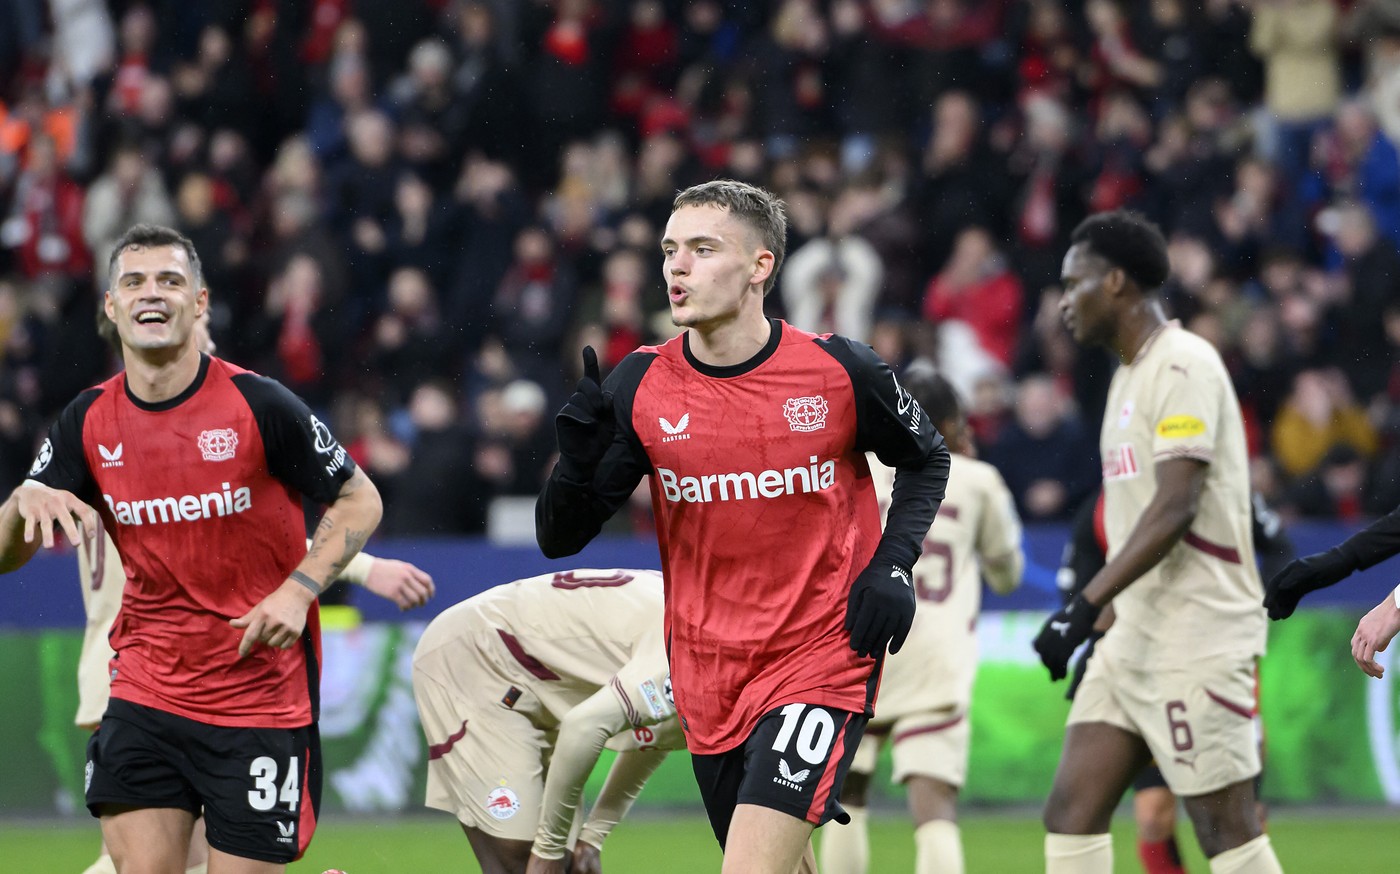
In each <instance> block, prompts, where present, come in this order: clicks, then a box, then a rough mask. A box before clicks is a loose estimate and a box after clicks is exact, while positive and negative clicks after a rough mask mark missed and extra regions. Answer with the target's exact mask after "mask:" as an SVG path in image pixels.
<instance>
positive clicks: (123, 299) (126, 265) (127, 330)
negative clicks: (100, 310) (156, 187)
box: [104, 246, 209, 350]
mask: <svg viewBox="0 0 1400 874" xmlns="http://www.w3.org/2000/svg"><path fill="white" fill-rule="evenodd" d="M114 272H115V274H116V279H115V280H114V281H113V282H112V287H111V288H109V289H107V295H106V299H105V302H104V309H105V310H106V312H107V318H109V319H111V320H112V322H113V323H114V324H115V325H116V326H117V334H118V335H120V336H121V339H122V345H124V346H125V347H127V348H128V349H135V350H159V349H179V348H182V347H184V346H185V345H186V344H187V343H189V342H190V341H191V338H192V336H193V332H194V325H195V321H196V320H197V319H198V318H199V317H200V316H201V315H202V314H203V313H204V311H205V309H206V308H207V306H208V303H209V291H208V289H205V288H195V287H194V277H193V271H191V269H190V261H189V256H188V255H186V254H185V249H184V247H183V246H131V247H128V248H126V249H124V250H123V251H122V252H121V254H120V255H118V256H117V268H116V270H115V271H114Z"/></svg>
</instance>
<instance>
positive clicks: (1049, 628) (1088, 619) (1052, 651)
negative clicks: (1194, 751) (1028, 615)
mask: <svg viewBox="0 0 1400 874" xmlns="http://www.w3.org/2000/svg"><path fill="white" fill-rule="evenodd" d="M1098 618H1099V608H1098V607H1095V606H1094V605H1093V604H1090V603H1089V602H1088V601H1087V600H1085V598H1084V596H1083V595H1075V596H1074V597H1073V598H1071V599H1070V602H1069V603H1068V604H1066V605H1065V606H1063V607H1061V608H1060V609H1059V610H1057V611H1055V614H1054V615H1053V616H1051V617H1050V618H1049V619H1047V620H1045V625H1044V626H1043V627H1042V628H1041V629H1040V633H1039V634H1037V635H1036V636H1035V651H1036V652H1037V653H1039V654H1040V661H1041V662H1042V663H1044V665H1045V667H1047V668H1049V669H1050V679H1051V680H1063V679H1064V678H1065V673H1066V669H1067V668H1068V666H1069V659H1070V656H1072V655H1074V651H1075V650H1076V649H1078V648H1079V645H1080V644H1081V643H1083V642H1084V641H1086V640H1088V639H1089V635H1090V634H1092V633H1093V632H1094V620H1096V619H1098Z"/></svg>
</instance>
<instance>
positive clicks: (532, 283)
mask: <svg viewBox="0 0 1400 874" xmlns="http://www.w3.org/2000/svg"><path fill="white" fill-rule="evenodd" d="M513 251H514V253H515V260H514V262H513V263H512V264H511V266H510V269H509V270H507V271H506V275H505V276H504V277H503V278H502V279H501V284H500V285H499V286H497V288H496V296H495V299H494V300H492V302H491V317H492V325H493V326H494V331H495V333H496V334H497V335H498V336H499V337H500V338H501V340H502V341H503V342H504V344H505V348H506V352H507V353H508V354H509V355H510V357H511V359H512V360H513V361H514V362H515V364H516V366H517V367H519V368H520V372H521V373H523V374H524V375H526V376H529V377H531V378H532V379H535V380H536V381H537V382H538V381H542V380H546V379H549V377H550V376H554V375H555V374H558V373H559V368H560V363H561V362H560V358H559V343H560V341H561V340H563V338H564V333H565V331H567V330H568V327H569V321H570V318H571V316H572V308H573V304H574V297H575V295H576V293H577V288H578V286H577V280H576V278H575V276H574V272H573V270H572V269H571V268H570V267H569V265H568V263H567V262H565V261H563V260H561V259H560V258H559V257H558V256H557V253H556V252H555V246H554V240H553V239H552V238H551V237H550V235H549V232H548V231H547V230H545V229H544V228H541V227H537V226H536V227H528V228H525V229H524V230H522V231H521V232H520V233H519V234H518V235H516V238H515V245H514V249H513Z"/></svg>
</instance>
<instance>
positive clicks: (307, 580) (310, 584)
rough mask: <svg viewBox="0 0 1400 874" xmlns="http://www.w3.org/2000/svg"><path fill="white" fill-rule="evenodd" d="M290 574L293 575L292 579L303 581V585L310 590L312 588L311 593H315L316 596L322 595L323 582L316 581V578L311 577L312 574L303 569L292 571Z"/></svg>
mask: <svg viewBox="0 0 1400 874" xmlns="http://www.w3.org/2000/svg"><path fill="white" fill-rule="evenodd" d="M290 576H291V579H294V580H296V581H297V582H298V583H301V584H302V585H303V586H305V587H306V588H308V589H310V590H311V594H313V595H315V596H317V597H320V595H321V584H320V583H318V582H316V581H315V580H313V579H311V577H310V576H308V575H307V574H304V573H302V572H301V571H292V573H291V575H290Z"/></svg>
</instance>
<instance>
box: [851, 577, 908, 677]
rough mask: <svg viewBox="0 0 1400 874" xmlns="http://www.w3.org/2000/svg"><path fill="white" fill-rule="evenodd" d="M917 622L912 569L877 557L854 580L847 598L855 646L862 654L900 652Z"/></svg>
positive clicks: (880, 654) (878, 655) (876, 654)
mask: <svg viewBox="0 0 1400 874" xmlns="http://www.w3.org/2000/svg"><path fill="white" fill-rule="evenodd" d="M913 624H914V586H913V584H912V583H910V582H909V571H907V570H905V569H904V568H902V567H899V566H898V565H895V564H892V563H890V562H888V561H882V560H880V559H878V558H877V559H875V560H874V561H872V562H871V563H870V566H869V567H867V568H866V569H865V570H863V571H861V572H860V576H858V577H856V579H855V582H853V583H851V594H850V596H849V597H848V598H847V599H846V630H847V631H849V632H850V633H851V649H853V650H855V651H856V655H859V656H874V657H875V658H879V657H880V656H882V655H884V653H885V647H886V646H888V647H889V650H890V652H899V648H900V647H901V646H903V645H904V638H906V637H908V636H909V626H911V625H913Z"/></svg>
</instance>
